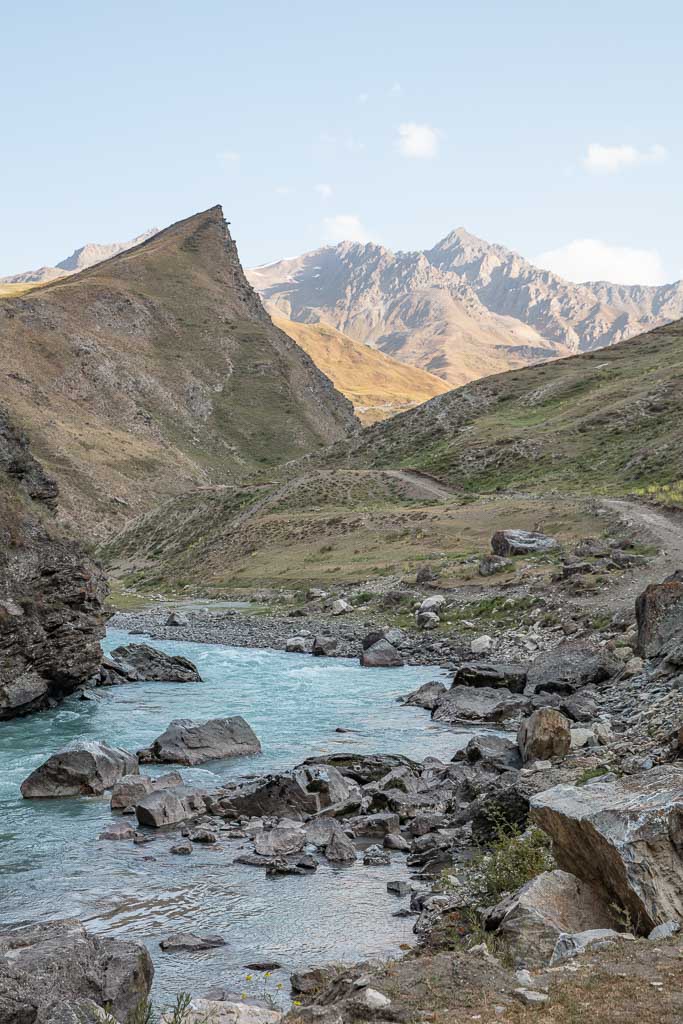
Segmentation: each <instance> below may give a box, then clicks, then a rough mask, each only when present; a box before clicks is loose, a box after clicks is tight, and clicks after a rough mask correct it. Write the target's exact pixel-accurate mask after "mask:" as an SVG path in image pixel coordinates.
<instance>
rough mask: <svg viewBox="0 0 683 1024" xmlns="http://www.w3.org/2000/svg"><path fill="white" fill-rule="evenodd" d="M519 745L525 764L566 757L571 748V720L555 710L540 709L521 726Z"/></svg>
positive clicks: (518, 736) (518, 734)
mask: <svg viewBox="0 0 683 1024" xmlns="http://www.w3.org/2000/svg"><path fill="white" fill-rule="evenodd" d="M517 744H518V746H519V752H520V754H521V755H522V761H523V762H524V764H527V762H529V761H549V760H550V759H551V758H553V757H564V756H565V755H566V754H568V753H569V749H570V747H571V729H570V723H569V719H568V718H565V716H564V715H563V714H561V713H560V712H559V711H557V710H556V709H555V708H539V709H538V711H534V713H533V714H532V715H530V716H529V718H525V720H524V721H523V722H522V724H521V725H520V727H519V731H518V733H517Z"/></svg>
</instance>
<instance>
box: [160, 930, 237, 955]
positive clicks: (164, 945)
mask: <svg viewBox="0 0 683 1024" xmlns="http://www.w3.org/2000/svg"><path fill="white" fill-rule="evenodd" d="M224 945H225V939H224V938H223V936H222V935H210V934H209V933H208V932H196V933H195V932H173V933H172V934H171V935H167V936H166V938H165V939H162V940H161V942H160V943H159V946H160V948H161V949H163V951H164V952H165V953H173V952H175V951H176V950H187V951H189V952H196V951H197V950H200V949H215V948H216V947H217V946H224Z"/></svg>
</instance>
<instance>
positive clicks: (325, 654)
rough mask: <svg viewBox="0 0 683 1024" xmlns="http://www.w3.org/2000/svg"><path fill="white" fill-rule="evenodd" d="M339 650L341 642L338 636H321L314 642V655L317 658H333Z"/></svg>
mask: <svg viewBox="0 0 683 1024" xmlns="http://www.w3.org/2000/svg"><path fill="white" fill-rule="evenodd" d="M338 649H339V640H338V639H337V637H336V636H328V635H327V634H321V635H320V636H316V637H315V638H314V640H313V648H312V653H313V654H314V655H315V656H316V658H331V657H332V656H333V655H334V654H336V653H337V650H338Z"/></svg>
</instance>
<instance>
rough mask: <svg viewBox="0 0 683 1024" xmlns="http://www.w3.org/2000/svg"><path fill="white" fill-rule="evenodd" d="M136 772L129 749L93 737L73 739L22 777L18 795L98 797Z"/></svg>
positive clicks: (25, 796) (136, 764) (33, 796)
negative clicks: (98, 740) (25, 776)
mask: <svg viewBox="0 0 683 1024" xmlns="http://www.w3.org/2000/svg"><path fill="white" fill-rule="evenodd" d="M137 771H138V762H137V758H136V756H135V754H132V753H131V752H130V751H129V750H124V749H123V748H122V747H110V746H109V744H107V743H100V742H97V741H95V740H74V742H73V743H70V744H69V745H68V746H66V747H64V748H63V749H62V750H58V751H57V752H56V753H55V754H52V755H51V756H50V757H49V758H48V759H47V761H45V763H44V764H42V765H40V767H39V768H36V769H35V771H33V772H31V774H30V775H29V776H28V778H26V779H24V781H23V782H22V784H21V795H22V796H23V797H24V799H26V800H33V799H37V798H43V797H65V796H99V795H100V794H101V793H104V791H105V790H106V789H110V788H111V787H112V786H113V785H114V783H116V782H117V781H118V780H119V779H121V778H123V776H124V775H135V774H136V773H137Z"/></svg>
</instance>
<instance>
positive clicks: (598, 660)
mask: <svg viewBox="0 0 683 1024" xmlns="http://www.w3.org/2000/svg"><path fill="white" fill-rule="evenodd" d="M619 667H620V666H619V663H618V661H617V660H616V659H615V658H614V656H613V655H612V654H611V653H610V652H609V651H606V650H605V649H604V648H602V647H597V646H596V645H595V644H590V643H585V642H583V641H580V640H577V641H569V642H568V643H564V644H560V645H559V647H556V648H555V649H554V650H552V651H544V652H543V653H542V654H539V655H538V657H537V658H536V660H535V661H534V662H533V664H532V665H530V667H529V669H528V672H527V685H526V691H525V692H526V693H530V694H533V693H541V692H543V693H559V694H565V695H566V694H571V693H574V691H575V690H578V689H580V688H581V687H582V686H594V685H595V684H596V683H602V682H604V680H605V679H609V678H610V676H612V675H613V674H614V673H615V672H617V671H618V669H619Z"/></svg>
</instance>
